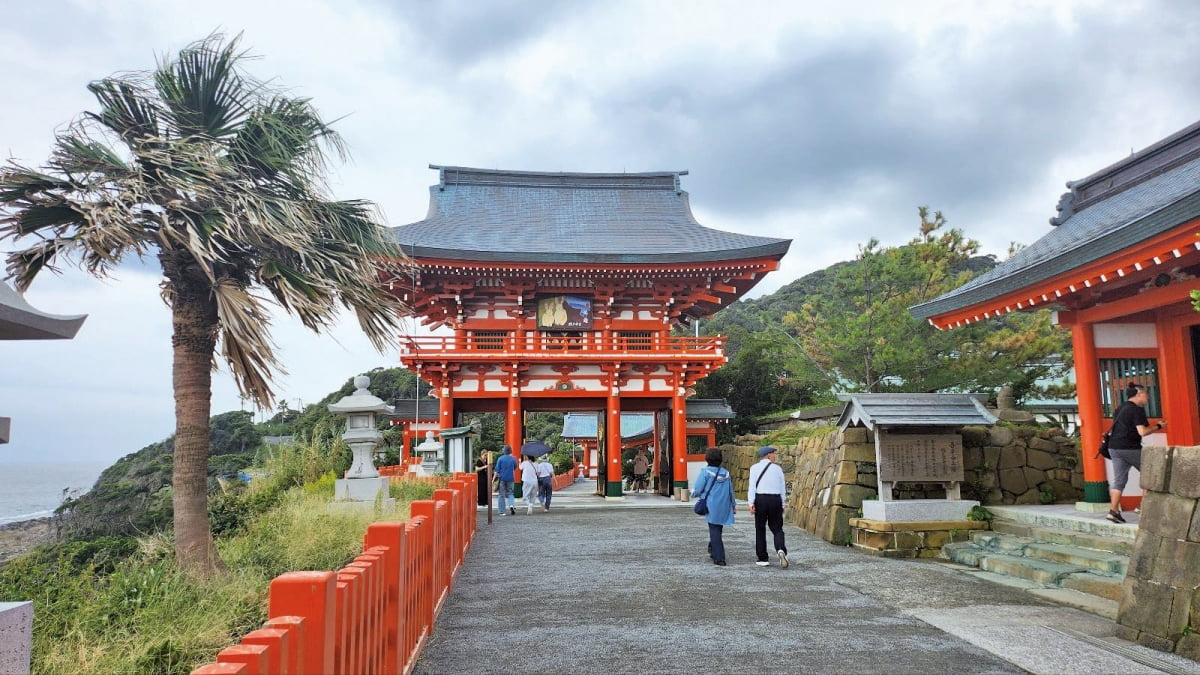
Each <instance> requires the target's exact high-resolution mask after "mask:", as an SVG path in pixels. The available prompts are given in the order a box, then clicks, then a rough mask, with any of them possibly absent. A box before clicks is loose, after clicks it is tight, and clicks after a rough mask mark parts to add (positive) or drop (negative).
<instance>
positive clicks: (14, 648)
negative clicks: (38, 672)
mask: <svg viewBox="0 0 1200 675" xmlns="http://www.w3.org/2000/svg"><path fill="white" fill-rule="evenodd" d="M32 644H33V603H32V602H0V673H28V672H29V654H30V647H31V646H32Z"/></svg>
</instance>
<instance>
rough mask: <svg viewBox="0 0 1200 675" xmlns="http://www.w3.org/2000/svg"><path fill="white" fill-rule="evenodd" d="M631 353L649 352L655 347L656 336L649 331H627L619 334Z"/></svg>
mask: <svg viewBox="0 0 1200 675" xmlns="http://www.w3.org/2000/svg"><path fill="white" fill-rule="evenodd" d="M618 335H620V337H621V338H622V341H624V343H625V349H628V350H629V351H643V352H648V351H650V349H651V348H652V347H653V342H654V334H653V333H651V332H650V331H648V330H626V331H621V332H620V333H618Z"/></svg>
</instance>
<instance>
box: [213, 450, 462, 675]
mask: <svg viewBox="0 0 1200 675" xmlns="http://www.w3.org/2000/svg"><path fill="white" fill-rule="evenodd" d="M476 479H477V477H476V475H475V474H474V473H459V474H455V475H454V476H453V477H452V478H451V479H450V480H449V487H448V488H445V489H439V490H435V491H434V494H433V499H428V500H419V501H414V502H412V505H411V517H410V518H409V519H408V521H406V522H403V523H396V522H391V523H374V524H372V525H370V526H369V527H368V528H367V533H366V535H365V536H364V537H363V552H362V554H361V555H359V556H357V557H356V558H355V559H354V560H353V561H352V562H350V563H349V564H347V565H346V566H345V567H343V568H342V569H340V570H338V571H337V572H288V573H286V574H282V575H280V576H278V577H276V578H275V579H274V580H273V581H271V588H270V598H269V601H268V605H267V615H268V616H269V617H270V618H269V619H268V620H267V622H266V623H265V624H263V627H262V628H261V629H259V630H255V631H251V632H250V633H247V634H246V636H245V637H244V638H242V641H241V642H240V643H239V644H237V645H234V646H232V647H228V648H226V649H223V650H221V651H220V652H219V653H218V654H217V660H216V662H215V663H210V664H207V665H203V666H200V667H199V668H196V669H195V670H193V671H192V675H217V674H229V675H233V674H241V675H257V674H259V673H263V674H265V673H272V674H278V675H292V674H295V673H303V674H306V675H307V674H314V675H316V674H320V673H409V672H411V671H412V669H413V666H414V665H415V664H416V661H417V657H418V656H419V655H420V653H421V647H423V646H424V644H425V641H426V640H428V639H429V636H430V635H431V634H432V633H433V624H434V620H435V619H436V617H437V614H438V612H439V611H440V610H441V608H442V605H443V604H444V603H445V601H446V598H447V597H448V596H449V593H450V585H451V583H452V582H453V580H454V577H455V575H457V573H458V570H459V569H461V567H462V563H463V558H464V556H465V555H466V552H467V549H468V548H469V547H470V544H471V540H472V539H473V538H474V537H475V530H476V520H475V495H476Z"/></svg>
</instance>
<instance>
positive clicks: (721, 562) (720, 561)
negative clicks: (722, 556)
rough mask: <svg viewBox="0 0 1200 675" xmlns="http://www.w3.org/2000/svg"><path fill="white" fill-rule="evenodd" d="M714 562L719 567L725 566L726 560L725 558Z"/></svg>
mask: <svg viewBox="0 0 1200 675" xmlns="http://www.w3.org/2000/svg"><path fill="white" fill-rule="evenodd" d="M713 564H714V565H716V566H717V567H724V566H725V561H724V560H714V561H713Z"/></svg>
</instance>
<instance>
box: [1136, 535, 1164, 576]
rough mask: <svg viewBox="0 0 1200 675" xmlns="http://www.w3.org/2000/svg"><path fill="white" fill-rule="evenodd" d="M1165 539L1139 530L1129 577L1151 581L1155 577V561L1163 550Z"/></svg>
mask: <svg viewBox="0 0 1200 675" xmlns="http://www.w3.org/2000/svg"><path fill="white" fill-rule="evenodd" d="M1162 542H1163V538H1162V537H1160V536H1158V535H1156V534H1151V533H1149V532H1147V531H1146V530H1138V533H1137V539H1135V540H1134V542H1133V555H1131V556H1130V557H1129V572H1128V574H1129V576H1130V577H1132V578H1134V579H1150V578H1151V577H1153V576H1154V561H1155V560H1156V559H1157V558H1158V552H1159V550H1160V549H1161V548H1162Z"/></svg>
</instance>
